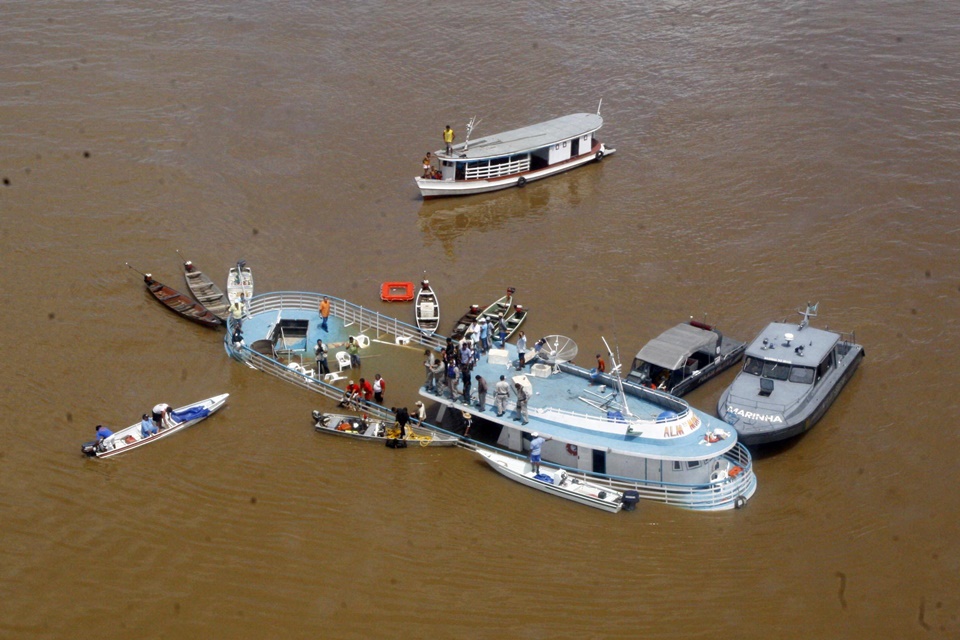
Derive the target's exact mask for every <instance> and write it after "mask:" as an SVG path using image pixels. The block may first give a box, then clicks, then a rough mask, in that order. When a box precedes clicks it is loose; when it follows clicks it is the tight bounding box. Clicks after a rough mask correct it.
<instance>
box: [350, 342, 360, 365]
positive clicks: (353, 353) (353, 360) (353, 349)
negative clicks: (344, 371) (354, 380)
mask: <svg viewBox="0 0 960 640" xmlns="http://www.w3.org/2000/svg"><path fill="white" fill-rule="evenodd" d="M347 353H349V354H350V368H351V369H352V368H354V367H357V368H360V343H359V342H357V341H356V340H354V338H353V336H350V341H349V343H348V344H347Z"/></svg>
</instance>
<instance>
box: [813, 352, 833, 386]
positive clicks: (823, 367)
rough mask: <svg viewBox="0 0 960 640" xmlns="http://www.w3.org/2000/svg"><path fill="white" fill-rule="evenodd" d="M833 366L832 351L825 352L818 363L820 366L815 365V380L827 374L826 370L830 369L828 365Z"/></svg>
mask: <svg viewBox="0 0 960 640" xmlns="http://www.w3.org/2000/svg"><path fill="white" fill-rule="evenodd" d="M832 366H833V352H832V351H831V352H830V353H828V354H827V357H826V358H824V359H823V362H821V363H820V366H818V367H817V381H819V380H820V378H822V377H823V376H825V375H827V372H828V371H830V367H832Z"/></svg>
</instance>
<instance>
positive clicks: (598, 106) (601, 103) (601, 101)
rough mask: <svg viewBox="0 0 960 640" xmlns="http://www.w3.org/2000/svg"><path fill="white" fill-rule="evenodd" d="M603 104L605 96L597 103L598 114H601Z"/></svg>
mask: <svg viewBox="0 0 960 640" xmlns="http://www.w3.org/2000/svg"><path fill="white" fill-rule="evenodd" d="M601 105H603V98H600V102H599V104H597V115H600V107H601Z"/></svg>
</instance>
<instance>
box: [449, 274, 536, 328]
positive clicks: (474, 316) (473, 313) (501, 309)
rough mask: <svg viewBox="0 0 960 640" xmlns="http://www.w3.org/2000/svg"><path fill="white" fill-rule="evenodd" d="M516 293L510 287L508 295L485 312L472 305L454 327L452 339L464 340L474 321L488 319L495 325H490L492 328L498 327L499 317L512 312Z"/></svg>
mask: <svg viewBox="0 0 960 640" xmlns="http://www.w3.org/2000/svg"><path fill="white" fill-rule="evenodd" d="M515 292H516V289H514V288H513V287H510V288H509V289H507V295H505V296H503V297H502V298H500V299H498V300H497V301H496V302H494V303H492V304H490V305H489V306H487V307H486V308H485V309H484V310H483V311H481V310H480V307H479V306H478V305H471V306H470V309H469V310H468V311H467V312H466V313H465V314H463V315H462V316H460V319H459V320H457V324H455V325H454V326H453V331H452V332H450V337H451V338H453V339H454V340H460V339H461V338H463V335H464V334H465V333H466V331H467V328H468V327H469V326H470V324H471V323H472V322H474V321H479V320H480V318H486V319H487V322H488V323H493V324H491V325H490V326H491V327H494V326H496V321H497V318H498V317H499V315H500V314H501V313H504V314H505V313H507V312H508V311H510V307H511V305H512V304H513V294H514V293H515ZM518 326H519V325H518Z"/></svg>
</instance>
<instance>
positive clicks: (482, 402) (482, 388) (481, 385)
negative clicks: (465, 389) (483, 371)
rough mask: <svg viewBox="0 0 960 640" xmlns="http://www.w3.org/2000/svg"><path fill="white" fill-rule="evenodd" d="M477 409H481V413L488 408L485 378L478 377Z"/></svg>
mask: <svg viewBox="0 0 960 640" xmlns="http://www.w3.org/2000/svg"><path fill="white" fill-rule="evenodd" d="M476 380H477V408H479V409H480V413H483V411H484V410H485V409H486V408H487V381H486V380H485V379H484V377H483V376H481V375H477V377H476Z"/></svg>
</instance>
